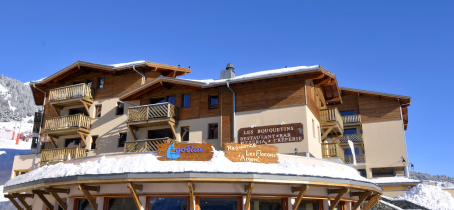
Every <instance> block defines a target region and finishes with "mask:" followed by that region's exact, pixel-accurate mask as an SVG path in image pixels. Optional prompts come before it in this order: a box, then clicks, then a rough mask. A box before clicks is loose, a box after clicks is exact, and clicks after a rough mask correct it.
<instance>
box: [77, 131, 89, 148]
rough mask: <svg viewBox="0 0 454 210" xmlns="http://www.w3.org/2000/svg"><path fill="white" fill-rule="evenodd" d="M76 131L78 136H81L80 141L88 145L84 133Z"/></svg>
mask: <svg viewBox="0 0 454 210" xmlns="http://www.w3.org/2000/svg"><path fill="white" fill-rule="evenodd" d="M77 133H78V134H79V135H80V138H81V139H82V141H83V142H84V145H85V147H88V144H87V141H86V140H85V136H84V133H81V132H79V131H78V132H77Z"/></svg>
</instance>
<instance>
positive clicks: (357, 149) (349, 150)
mask: <svg viewBox="0 0 454 210" xmlns="http://www.w3.org/2000/svg"><path fill="white" fill-rule="evenodd" d="M344 155H353V154H352V150H351V149H350V148H348V149H344ZM355 155H359V148H357V147H355Z"/></svg>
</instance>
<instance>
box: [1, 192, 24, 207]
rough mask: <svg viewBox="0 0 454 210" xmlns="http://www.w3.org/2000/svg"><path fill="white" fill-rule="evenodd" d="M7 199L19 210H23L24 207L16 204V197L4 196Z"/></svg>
mask: <svg viewBox="0 0 454 210" xmlns="http://www.w3.org/2000/svg"><path fill="white" fill-rule="evenodd" d="M3 196H4V197H5V198H8V199H9V200H10V201H11V203H13V205H14V206H15V207H16V209H17V210H23V209H22V207H20V205H19V204H18V203H17V202H16V200H15V199H14V197H13V196H12V195H3Z"/></svg>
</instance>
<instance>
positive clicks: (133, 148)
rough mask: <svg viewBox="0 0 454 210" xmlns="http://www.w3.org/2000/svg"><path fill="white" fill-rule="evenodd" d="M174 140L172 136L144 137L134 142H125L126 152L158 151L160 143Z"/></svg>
mask: <svg viewBox="0 0 454 210" xmlns="http://www.w3.org/2000/svg"><path fill="white" fill-rule="evenodd" d="M172 141H174V140H173V139H170V138H160V139H144V140H138V141H133V142H125V152H152V151H158V148H159V147H158V144H164V143H168V142H172Z"/></svg>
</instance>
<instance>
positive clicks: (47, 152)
mask: <svg viewBox="0 0 454 210" xmlns="http://www.w3.org/2000/svg"><path fill="white" fill-rule="evenodd" d="M85 151H86V149H84V148H80V147H72V148H60V149H43V150H41V166H42V165H45V164H47V161H49V164H55V163H58V162H61V161H65V160H68V157H70V158H71V159H76V158H81V157H85V155H86V154H85Z"/></svg>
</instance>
